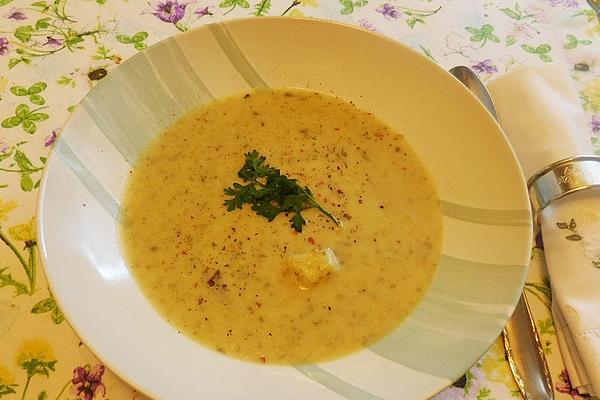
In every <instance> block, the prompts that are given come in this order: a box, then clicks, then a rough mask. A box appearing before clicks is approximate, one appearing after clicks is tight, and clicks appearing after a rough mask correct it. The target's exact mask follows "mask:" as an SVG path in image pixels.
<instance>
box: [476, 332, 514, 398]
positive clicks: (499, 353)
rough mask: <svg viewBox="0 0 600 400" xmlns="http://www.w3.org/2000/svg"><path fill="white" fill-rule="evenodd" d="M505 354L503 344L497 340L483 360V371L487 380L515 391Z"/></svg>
mask: <svg viewBox="0 0 600 400" xmlns="http://www.w3.org/2000/svg"><path fill="white" fill-rule="evenodd" d="M504 354H505V353H504V346H503V345H502V342H501V341H500V340H496V342H495V343H494V345H493V346H492V347H490V349H489V350H488V352H487V354H486V355H485V356H484V357H483V359H482V360H481V369H482V370H483V371H484V372H485V376H486V378H487V379H489V380H490V381H492V382H497V383H501V384H503V385H505V386H506V387H508V388H509V389H511V390H512V389H514V381H513V378H512V375H511V372H510V368H509V366H508V363H507V362H506V357H505V355H504Z"/></svg>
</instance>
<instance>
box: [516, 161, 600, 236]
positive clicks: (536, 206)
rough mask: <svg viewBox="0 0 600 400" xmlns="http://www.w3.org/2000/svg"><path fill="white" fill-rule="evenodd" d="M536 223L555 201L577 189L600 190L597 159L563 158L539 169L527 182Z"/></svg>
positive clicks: (599, 162)
mask: <svg viewBox="0 0 600 400" xmlns="http://www.w3.org/2000/svg"><path fill="white" fill-rule="evenodd" d="M527 187H528V188H529V197H530V198H531V206H532V208H533V213H534V215H535V220H536V222H537V223H538V224H539V219H538V216H539V213H540V212H541V211H542V210H543V209H544V208H546V207H547V206H548V205H550V204H551V203H552V202H553V201H554V200H558V199H560V198H562V197H565V196H567V195H569V194H571V193H575V192H578V191H580V190H585V189H590V188H593V187H600V157H598V156H576V157H570V158H565V159H564V160H560V161H557V162H555V163H552V164H550V165H548V166H547V167H545V168H542V169H541V170H539V171H538V172H536V173H535V174H533V176H532V177H531V178H529V181H528V182H527Z"/></svg>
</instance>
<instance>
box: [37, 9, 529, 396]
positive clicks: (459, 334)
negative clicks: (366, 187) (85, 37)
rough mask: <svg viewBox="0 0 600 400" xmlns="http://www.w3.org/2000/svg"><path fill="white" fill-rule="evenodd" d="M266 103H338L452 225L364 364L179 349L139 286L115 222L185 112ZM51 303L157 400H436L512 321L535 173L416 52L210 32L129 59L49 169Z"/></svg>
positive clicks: (282, 28)
mask: <svg viewBox="0 0 600 400" xmlns="http://www.w3.org/2000/svg"><path fill="white" fill-rule="evenodd" d="M261 87H302V88H309V89H312V90H316V91H322V92H326V93H332V94H334V95H337V96H339V97H341V98H343V99H346V100H348V101H352V102H354V103H355V104H356V105H357V106H358V107H359V108H362V109H365V110H370V111H373V112H374V113H375V114H376V115H377V116H378V117H379V118H380V119H382V120H383V121H384V122H385V123H387V124H388V125H390V126H391V127H392V128H394V129H395V130H396V131H399V132H403V133H404V135H405V138H406V140H407V141H408V142H409V143H410V145H411V146H412V148H413V149H414V150H415V151H416V152H417V154H419V156H420V157H421V159H422V160H423V162H424V163H425V165H426V166H427V168H428V169H429V172H430V173H431V175H432V176H433V178H434V181H435V184H436V186H437V189H438V193H439V196H440V203H441V206H442V211H443V223H444V237H443V248H442V256H441V259H440V262H439V265H438V268H437V271H436V274H435V277H434V280H433V282H432V284H431V287H430V288H429V290H428V291H427V293H426V294H425V296H424V298H423V299H422V301H421V302H420V303H419V305H418V307H417V308H416V309H415V310H414V311H413V312H412V313H411V314H410V315H409V317H408V318H407V319H406V320H404V321H403V322H402V323H401V324H400V325H399V326H398V327H397V328H396V329H395V330H394V331H392V332H391V333H390V334H389V335H387V336H386V337H385V338H383V339H382V340H380V341H378V342H376V343H374V344H373V345H371V346H369V347H368V348H366V349H363V350H361V351H358V352H356V353H353V354H351V355H349V356H346V357H343V358H340V359H336V360H333V361H329V362H324V363H319V364H314V365H302V366H289V367H286V366H262V365H257V364H253V363H247V362H243V361H239V360H235V359H232V358H228V357H226V356H224V355H222V354H220V353H217V352H214V351H212V350H208V349H206V348H204V347H203V346H201V345H198V344H197V343H195V342H193V341H192V340H190V339H188V338H186V337H184V336H182V335H179V334H178V333H177V332H176V330H175V329H174V328H172V327H171V326H170V325H169V324H168V323H167V322H166V321H165V320H164V319H163V318H162V317H161V316H159V314H158V313H157V312H156V311H155V310H154V309H153V307H152V306H151V305H150V304H149V303H148V301H147V300H146V299H145V297H144V295H143V294H142V292H141V290H140V289H139V288H138V287H137V285H136V282H135V281H134V280H133V278H132V275H131V273H130V271H129V270H128V268H127V266H126V264H125V262H124V260H123V258H122V256H121V252H120V248H119V243H118V239H117V229H116V216H117V214H118V210H119V201H120V199H121V194H122V191H123V187H124V184H125V182H126V180H127V177H128V175H129V174H128V172H129V170H130V169H131V167H132V165H134V164H135V161H136V158H137V157H138V154H139V153H140V151H141V150H142V149H143V148H144V147H145V146H146V144H147V143H148V142H149V140H151V139H152V137H154V136H155V135H156V134H158V133H160V132H161V131H163V130H164V129H165V128H166V127H168V126H169V125H171V124H172V123H173V122H174V121H175V120H176V119H178V118H179V117H180V116H181V115H182V114H184V113H186V112H187V111H189V110H191V109H193V108H195V107H197V106H198V105H201V104H203V103H207V102H210V101H212V100H214V99H218V98H222V97H226V96H229V95H233V94H238V93H240V92H242V91H247V90H249V89H252V88H261ZM38 224H39V226H38V229H39V232H40V242H41V245H42V259H43V263H44V266H45V271H46V274H47V277H48V281H49V283H50V286H51V289H52V292H53V293H54V295H55V297H56V299H57V301H58V302H59V304H60V306H61V308H62V310H63V311H64V313H65V315H66V316H67V318H68V320H69V321H70V323H71V324H72V326H73V327H74V329H75V330H76V332H77V333H78V334H79V335H80V337H81V338H82V340H83V341H84V342H85V343H86V344H87V345H88V346H89V347H90V348H91V350H92V351H93V352H94V353H95V354H96V355H97V356H98V357H99V358H100V359H101V360H102V361H103V362H104V363H105V364H106V365H107V366H108V367H109V368H110V369H112V370H113V371H114V372H115V373H117V374H118V375H120V376H121V377H122V378H124V379H125V380H126V381H128V382H129V383H131V384H132V385H134V386H136V387H137V388H139V389H140V390H141V391H143V392H144V393H146V394H148V395H150V396H152V397H154V398H164V399H192V398H195V399H197V398H261V399H281V398H286V399H306V398H311V399H321V398H348V399H382V398H401V399H412V398H414V399H419V398H428V397H430V396H432V395H434V394H435V393H436V392H438V391H440V390H441V389H443V388H444V387H445V386H447V385H449V384H451V383H452V382H453V380H455V379H457V378H459V377H460V376H461V375H462V374H463V373H464V372H465V371H466V370H468V369H469V368H470V367H471V366H472V365H473V364H474V363H476V362H477V360H478V359H479V358H480V357H481V356H482V355H483V354H484V353H485V351H486V350H487V349H488V348H489V346H490V345H491V344H492V343H493V342H494V340H495V339H496V338H497V337H498V335H499V334H500V332H501V330H502V328H503V327H504V325H505V324H506V321H507V320H508V318H509V317H510V315H511V314H512V311H513V310H514V307H515V305H516V303H517V300H518V297H519V295H520V292H521V290H522V287H523V284H524V279H525V275H526V272H527V266H528V260H529V255H530V246H531V218H530V211H529V202H528V197H527V192H526V189H525V184H524V180H523V177H522V173H521V170H520V168H519V165H518V163H517V161H516V158H515V155H514V153H513V151H512V150H511V148H510V145H509V143H508V142H507V140H506V138H505V137H504V135H503V133H502V131H501V130H500V127H499V126H498V125H497V124H496V122H495V121H494V120H493V119H492V118H491V117H490V115H489V114H488V113H487V112H486V111H485V109H484V108H483V106H482V105H481V104H480V103H479V102H478V101H477V100H476V99H475V98H474V97H473V96H472V95H471V94H470V93H469V92H468V91H467V90H466V89H464V88H463V87H462V85H461V84H460V83H459V82H458V81H457V80H456V79H454V78H453V77H452V76H451V75H450V74H448V73H447V72H446V71H444V70H443V69H442V68H441V67H439V66H437V65H436V64H435V63H433V62H432V61H430V60H428V59H427V58H425V57H424V56H421V55H420V54H418V53H417V52H415V51H413V50H411V49H409V48H408V47H406V46H404V45H402V44H399V43H397V42H395V41H392V40H390V39H387V38H385V37H383V36H379V35H376V34H373V33H370V32H367V31H364V30H362V29H358V28H356V27H351V26H346V25H342V24H338V23H331V22H326V21H320V20H314V19H291V18H259V19H242V20H234V21H230V22H222V23H218V24H211V25H207V26H204V27H200V28H198V29H195V30H192V31H189V32H186V33H183V34H180V35H177V36H174V37H171V38H169V39H167V40H164V41H162V42H160V43H158V44H156V45H154V46H152V47H150V48H148V49H147V50H145V51H143V52H141V53H139V54H138V55H136V56H134V57H132V58H131V59H130V60H128V61H126V62H125V63H123V65H121V66H119V67H118V68H117V69H116V70H115V71H113V72H111V73H110V74H109V75H108V76H107V77H106V78H104V79H103V80H102V81H101V82H100V83H99V84H98V85H97V86H96V87H94V89H93V90H91V92H90V93H89V94H88V95H87V96H86V97H85V98H84V99H83V101H82V102H81V103H80V104H79V105H78V106H77V108H76V110H75V111H74V112H73V114H72V116H71V118H70V119H69V121H68V122H67V124H66V125H65V127H64V129H63V131H62V135H61V137H60V139H59V140H58V141H57V143H56V144H55V148H54V150H53V152H52V154H51V157H50V158H49V161H48V166H47V169H46V172H45V179H44V183H43V186H42V189H41V197H40V202H39V218H38Z"/></svg>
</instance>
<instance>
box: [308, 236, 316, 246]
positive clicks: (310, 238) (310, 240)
mask: <svg viewBox="0 0 600 400" xmlns="http://www.w3.org/2000/svg"><path fill="white" fill-rule="evenodd" d="M308 243H310V244H315V239H313V238H312V237H310V236H309V237H308Z"/></svg>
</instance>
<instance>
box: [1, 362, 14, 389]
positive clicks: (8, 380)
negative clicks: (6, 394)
mask: <svg viewBox="0 0 600 400" xmlns="http://www.w3.org/2000/svg"><path fill="white" fill-rule="evenodd" d="M14 384H15V377H14V375H13V374H12V373H11V372H10V371H9V369H8V368H6V367H4V366H2V365H0V386H10V385H14Z"/></svg>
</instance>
